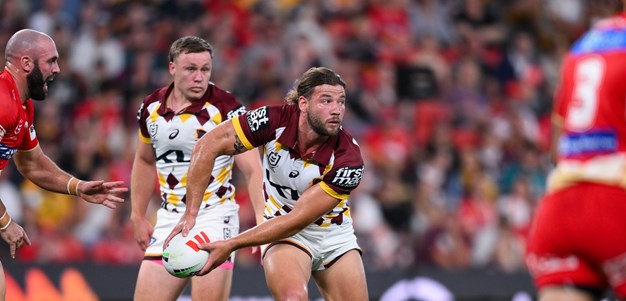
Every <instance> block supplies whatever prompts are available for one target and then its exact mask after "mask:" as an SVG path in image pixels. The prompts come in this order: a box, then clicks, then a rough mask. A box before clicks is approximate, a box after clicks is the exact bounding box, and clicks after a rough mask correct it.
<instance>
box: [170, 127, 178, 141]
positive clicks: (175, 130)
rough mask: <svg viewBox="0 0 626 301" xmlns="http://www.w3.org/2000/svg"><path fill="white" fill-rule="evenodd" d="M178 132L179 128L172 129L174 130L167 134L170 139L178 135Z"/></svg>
mask: <svg viewBox="0 0 626 301" xmlns="http://www.w3.org/2000/svg"><path fill="white" fill-rule="evenodd" d="M179 132H180V130H179V129H174V130H173V131H172V133H170V136H169V138H170V140H172V139H174V138H176V136H178V133H179Z"/></svg>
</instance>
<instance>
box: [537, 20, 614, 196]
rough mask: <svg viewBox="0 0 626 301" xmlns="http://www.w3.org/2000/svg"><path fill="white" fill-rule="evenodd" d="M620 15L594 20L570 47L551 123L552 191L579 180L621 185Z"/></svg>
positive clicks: (550, 184) (550, 185)
mask: <svg viewBox="0 0 626 301" xmlns="http://www.w3.org/2000/svg"><path fill="white" fill-rule="evenodd" d="M624 66H626V14H619V15H617V16H615V17H612V18H608V19H605V20H603V21H600V22H598V23H597V24H596V25H595V26H594V27H593V28H592V29H591V30H590V31H589V32H587V33H586V34H585V35H584V36H582V37H581V39H580V40H578V41H577V42H576V43H575V44H574V45H573V46H572V48H571V49H570V52H569V53H568V55H567V57H566V59H565V61H564V63H563V67H562V70H561V76H562V78H561V83H560V86H559V89H558V91H557V94H556V102H555V106H554V114H553V118H554V121H555V122H556V123H558V124H560V125H561V128H562V133H561V136H560V138H559V145H558V161H557V166H556V168H555V170H554V171H553V173H552V175H551V176H550V181H549V183H548V186H549V189H550V190H554V189H558V188H562V187H565V186H568V185H570V184H572V183H576V182H580V181H588V182H599V183H605V184H610V185H621V186H625V187H626V81H625V80H626V68H625V67H624Z"/></svg>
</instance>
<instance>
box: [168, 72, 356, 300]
mask: <svg viewBox="0 0 626 301" xmlns="http://www.w3.org/2000/svg"><path fill="white" fill-rule="evenodd" d="M286 100H287V103H288V104H285V105H282V106H281V105H276V106H265V107H261V108H258V109H256V110H253V111H249V112H247V113H246V114H244V115H242V116H239V117H237V118H234V119H233V120H232V121H231V122H225V123H222V124H221V125H219V126H218V127H217V128H215V129H214V130H213V131H211V132H210V133H207V134H206V135H205V136H204V137H203V138H202V139H200V140H199V141H198V143H197V144H196V147H195V148H194V151H193V155H192V159H191V166H190V168H189V180H188V185H187V202H188V205H189V206H188V209H189V210H187V211H185V213H184V214H183V216H182V217H181V219H180V222H179V223H178V225H176V227H175V228H174V230H173V231H172V233H171V234H170V235H169V236H168V239H171V238H172V237H173V236H174V235H176V234H177V233H179V232H181V231H182V232H183V235H186V234H187V233H188V232H189V229H191V228H193V227H194V225H195V223H196V215H197V213H198V208H200V204H201V201H202V195H203V189H204V187H206V185H207V184H209V183H210V182H211V179H210V175H209V171H210V170H211V169H212V168H213V166H214V165H215V164H216V162H217V161H216V159H217V158H219V157H218V156H220V155H234V154H239V153H243V152H246V151H248V150H251V149H255V148H256V147H263V167H264V169H265V178H264V181H265V183H264V192H265V196H266V198H265V200H266V203H265V221H264V222H263V223H261V224H259V225H257V226H256V227H254V228H252V229H250V230H247V231H245V232H243V233H241V234H239V235H237V236H235V237H233V238H231V239H228V240H223V241H214V242H212V243H210V244H205V245H203V248H204V249H206V250H208V251H209V252H210V254H209V260H208V261H207V264H206V265H205V266H204V268H203V269H202V271H200V273H199V274H200V275H202V274H205V273H208V272H209V271H210V270H213V269H214V268H215V267H216V266H218V265H220V264H221V263H222V262H224V260H226V259H227V258H228V256H229V255H228V254H230V253H231V252H233V251H234V250H237V249H240V248H244V247H248V246H258V245H264V244H269V245H264V246H263V254H262V256H263V267H264V270H265V276H266V281H267V285H268V287H269V289H270V291H271V293H272V294H273V295H274V298H275V299H276V300H308V292H307V284H308V282H309V279H310V277H311V275H312V276H313V277H314V279H315V281H316V283H317V285H318V287H319V289H320V291H321V293H322V296H323V297H324V299H325V300H368V292H367V284H366V281H365V272H364V268H363V262H362V260H361V255H360V254H361V250H360V248H359V246H358V244H357V240H356V236H355V235H354V228H353V226H352V219H351V217H350V207H349V206H348V197H349V195H350V192H351V191H352V190H353V189H354V188H356V187H357V186H358V185H359V183H360V181H361V177H362V175H363V159H362V158H361V153H360V149H359V146H358V144H357V143H356V141H355V140H354V138H352V136H350V134H348V133H347V132H346V131H345V130H344V129H342V127H341V121H342V119H343V116H344V112H345V102H346V92H345V83H344V81H343V80H342V79H341V78H340V77H339V75H338V74H336V73H335V72H334V71H332V70H330V69H328V68H311V69H309V70H308V71H306V72H305V73H304V74H303V75H302V76H301V77H300V79H298V80H297V81H296V83H295V85H294V88H293V89H292V90H291V91H290V92H289V94H288V95H287V98H286ZM196 227H197V225H196ZM209 275H210V274H209Z"/></svg>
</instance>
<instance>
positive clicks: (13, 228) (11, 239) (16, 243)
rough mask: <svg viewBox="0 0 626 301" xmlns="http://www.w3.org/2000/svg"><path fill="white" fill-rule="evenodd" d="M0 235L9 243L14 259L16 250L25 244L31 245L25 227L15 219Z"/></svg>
mask: <svg viewBox="0 0 626 301" xmlns="http://www.w3.org/2000/svg"><path fill="white" fill-rule="evenodd" d="M0 236H1V237H2V239H4V241H6V242H7V243H8V244H9V246H10V251H11V258H13V259H15V252H16V251H17V249H19V248H20V247H21V246H23V245H24V244H27V245H30V239H28V235H26V232H25V231H24V228H22V226H20V225H18V224H17V223H16V222H13V221H12V222H11V224H10V225H9V227H8V228H6V230H4V231H0Z"/></svg>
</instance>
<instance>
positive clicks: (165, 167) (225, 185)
mask: <svg viewBox="0 0 626 301" xmlns="http://www.w3.org/2000/svg"><path fill="white" fill-rule="evenodd" d="M173 87H174V85H173V84H171V85H170V86H169V87H163V88H161V89H158V90H156V91H155V92H153V93H152V94H151V95H149V96H147V97H146V98H145V99H144V101H143V104H142V105H141V108H140V109H139V112H138V113H137V118H138V121H139V137H140V138H141V140H142V141H143V142H145V143H150V144H152V147H153V148H154V153H155V158H156V167H157V175H158V179H159V184H160V189H161V200H162V203H161V206H162V207H163V208H165V209H167V210H168V211H173V212H184V211H185V208H186V205H185V203H186V194H187V190H186V187H187V173H188V170H189V163H190V161H191V152H192V150H193V147H194V145H195V144H196V141H198V139H200V138H201V137H202V136H203V135H204V134H205V133H207V132H208V131H210V130H212V129H213V128H215V127H216V126H217V125H218V124H220V123H221V122H223V121H225V120H228V119H231V118H233V117H235V116H238V115H240V114H242V113H243V112H245V111H246V109H245V107H244V106H243V105H241V103H239V102H238V101H237V100H236V99H235V97H234V96H233V95H232V94H230V93H228V92H226V91H224V90H222V89H220V88H218V87H217V86H215V85H214V84H213V83H210V84H209V88H208V89H207V92H206V93H205V94H204V96H202V99H200V100H198V101H195V102H194V103H192V104H191V105H190V106H188V107H187V108H185V109H184V110H183V111H182V112H180V113H178V114H176V113H174V112H173V111H172V110H171V109H169V108H167V106H166V104H165V101H166V99H167V96H168V95H169V94H170V93H171V91H172V89H173ZM232 169H233V157H232V156H220V157H218V158H217V160H216V161H215V166H214V168H213V171H212V173H211V180H212V182H211V184H210V185H209V186H208V187H207V189H206V191H205V193H204V197H203V200H202V205H201V206H200V209H204V208H209V207H211V206H217V205H225V206H234V207H233V208H235V209H237V208H238V205H237V204H236V203H235V200H234V194H235V186H234V185H233V184H232V183H231V179H232Z"/></svg>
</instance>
